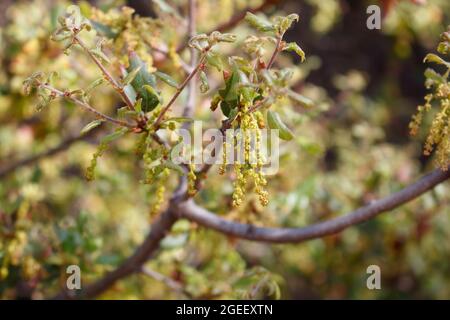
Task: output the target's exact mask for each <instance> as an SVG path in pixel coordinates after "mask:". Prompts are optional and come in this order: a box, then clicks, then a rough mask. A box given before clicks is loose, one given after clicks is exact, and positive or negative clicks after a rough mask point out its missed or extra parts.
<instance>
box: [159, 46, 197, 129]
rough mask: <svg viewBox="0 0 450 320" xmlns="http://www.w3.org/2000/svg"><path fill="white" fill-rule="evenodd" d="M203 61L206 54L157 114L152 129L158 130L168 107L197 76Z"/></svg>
mask: <svg viewBox="0 0 450 320" xmlns="http://www.w3.org/2000/svg"><path fill="white" fill-rule="evenodd" d="M205 59H206V53H204V54H203V55H202V57H201V58H200V61H199V62H198V64H197V66H196V67H195V68H194V69H193V70H192V71H191V73H190V74H189V75H188V76H187V77H186V79H185V80H184V81H183V83H182V84H181V85H180V86H179V87H178V88H177V91H176V92H175V94H174V95H173V96H172V98H171V99H170V101H169V102H168V103H167V105H166V106H165V107H164V108H163V109H162V110H161V113H160V114H159V116H158V118H157V119H156V121H155V123H154V124H153V126H154V128H158V127H159V125H160V123H161V121H162V119H163V117H164V114H165V113H166V112H167V111H168V110H169V109H170V107H171V106H172V105H173V103H174V102H175V100H177V98H178V96H179V95H180V93H181V92H182V91H183V90H184V88H186V85H187V84H188V83H189V81H190V80H191V79H192V78H193V77H194V76H195V75H196V74H197V72H198V71H199V70H200V68H201V67H202V66H203V63H204V62H205Z"/></svg>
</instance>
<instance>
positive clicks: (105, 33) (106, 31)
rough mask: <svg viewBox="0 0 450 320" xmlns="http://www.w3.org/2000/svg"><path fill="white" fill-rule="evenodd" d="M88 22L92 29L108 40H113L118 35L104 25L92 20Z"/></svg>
mask: <svg viewBox="0 0 450 320" xmlns="http://www.w3.org/2000/svg"><path fill="white" fill-rule="evenodd" d="M90 22H91V24H92V26H93V27H94V29H95V30H96V31H97V32H98V33H100V34H101V35H103V36H105V37H107V38H109V39H115V38H116V37H117V35H118V33H116V32H114V31H113V30H112V29H111V28H110V27H108V26H107V25H104V24H102V23H100V22H97V21H93V20H90Z"/></svg>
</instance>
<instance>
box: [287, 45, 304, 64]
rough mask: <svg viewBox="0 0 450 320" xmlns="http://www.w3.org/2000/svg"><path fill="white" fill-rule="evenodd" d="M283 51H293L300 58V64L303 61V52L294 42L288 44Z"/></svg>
mask: <svg viewBox="0 0 450 320" xmlns="http://www.w3.org/2000/svg"><path fill="white" fill-rule="evenodd" d="M283 51H294V52H295V53H296V54H297V55H298V56H299V57H300V60H301V62H303V61H305V52H304V51H303V50H302V48H300V46H299V45H298V44H296V43H295V42H289V43H288V44H287V45H286V46H285V47H284V49H283Z"/></svg>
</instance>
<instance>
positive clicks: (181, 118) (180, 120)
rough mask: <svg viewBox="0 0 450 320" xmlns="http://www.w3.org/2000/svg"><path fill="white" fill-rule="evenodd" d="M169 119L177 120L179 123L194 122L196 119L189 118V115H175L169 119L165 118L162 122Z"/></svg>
mask: <svg viewBox="0 0 450 320" xmlns="http://www.w3.org/2000/svg"><path fill="white" fill-rule="evenodd" d="M169 121H175V122H178V123H184V122H192V121H194V119H192V118H188V117H173V118H169V119H166V120H164V121H163V122H162V123H165V122H169Z"/></svg>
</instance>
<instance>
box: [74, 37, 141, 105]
mask: <svg viewBox="0 0 450 320" xmlns="http://www.w3.org/2000/svg"><path fill="white" fill-rule="evenodd" d="M73 39H74V40H75V42H77V43H78V44H79V45H80V47H81V48H82V49H83V50H84V51H86V53H87V54H88V55H89V57H90V58H91V59H92V61H94V63H95V64H96V65H97V67H98V68H99V69H100V71H101V72H102V73H103V76H104V77H105V79H106V80H107V81H108V82H109V83H110V84H111V86H112V87H113V88H114V90H116V91H117V93H118V94H119V95H120V96H121V97H122V99H123V101H124V102H125V103H126V105H127V107H128V108H129V109H130V110H133V109H134V105H133V102H131V100H130V98H129V97H128V96H127V94H126V93H125V91H124V89H123V86H121V85H120V84H119V83H118V82H117V81H116V80H115V79H114V77H113V76H112V75H111V74H110V73H109V71H108V70H107V69H106V68H105V66H103V64H102V62H101V61H100V60H99V59H98V58H97V57H96V56H94V55H93V54H92V52H91V50H89V48H88V47H87V46H86V44H85V43H84V42H83V41H82V40H81V39H80V38H79V37H78V36H76V35H75V36H74V37H73Z"/></svg>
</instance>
